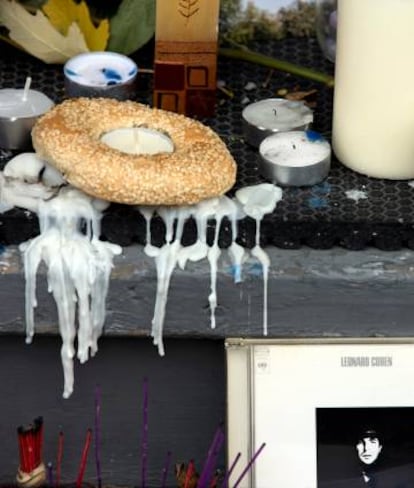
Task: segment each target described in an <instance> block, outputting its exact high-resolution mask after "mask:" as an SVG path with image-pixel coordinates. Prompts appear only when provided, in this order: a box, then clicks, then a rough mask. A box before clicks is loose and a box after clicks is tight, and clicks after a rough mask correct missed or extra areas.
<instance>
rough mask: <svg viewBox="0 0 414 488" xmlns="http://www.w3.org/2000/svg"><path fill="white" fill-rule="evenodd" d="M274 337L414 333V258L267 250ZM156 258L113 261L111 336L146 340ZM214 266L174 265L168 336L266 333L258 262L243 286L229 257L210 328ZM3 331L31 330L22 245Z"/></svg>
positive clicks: (0, 322) (133, 252)
mask: <svg viewBox="0 0 414 488" xmlns="http://www.w3.org/2000/svg"><path fill="white" fill-rule="evenodd" d="M267 252H268V254H269V256H270V260H271V267H270V272H269V283H268V307H267V312H268V318H269V319H268V320H269V325H268V336H269V337H275V338H278V337H347V336H356V337H375V336H379V337H381V336H385V337H387V336H390V337H392V336H396V337H403V336H411V335H412V334H413V332H414V326H413V322H414V321H413V310H414V304H413V295H414V253H413V252H411V251H409V250H406V251H399V252H382V251H378V250H367V251H362V252H361V251H357V252H350V251H346V250H344V249H339V248H336V249H331V250H328V251H316V250H311V249H301V250H295V251H286V250H280V249H275V248H268V249H267ZM44 271H45V270H44V269H43V268H42V269H41V272H40V273H39V278H38V293H37V296H38V307H37V309H36V333H37V334H50V333H52V334H55V333H57V332H58V328H57V321H56V311H55V304H54V302H53V300H52V298H51V296H50V295H49V294H48V292H47V286H46V280H45V274H44ZM156 283H157V278H156V270H155V265H154V262H153V260H152V259H151V258H148V257H147V256H146V255H145V254H144V253H143V250H142V248H141V247H138V246H133V247H128V248H125V249H124V252H123V255H122V256H120V257H118V258H117V259H116V261H115V266H114V269H113V272H112V277H111V283H110V289H109V296H108V300H107V320H106V325H105V335H107V336H141V337H142V336H144V337H145V336H148V335H149V332H150V326H151V319H152V315H153V308H154V302H155V295H156ZM210 284H211V270H210V267H209V264H208V262H207V261H206V260H203V261H200V262H198V263H189V264H188V265H187V267H186V269H184V270H180V269H178V268H177V269H176V270H175V272H174V274H173V277H172V280H171V285H170V290H169V297H168V303H167V309H166V319H165V329H164V332H165V336H166V337H194V338H203V337H206V338H225V337H231V336H237V337H263V313H264V303H263V300H264V284H263V276H262V272H261V267H260V265H259V264H258V262H257V261H256V260H255V259H253V258H250V259H249V260H248V261H247V262H246V263H245V264H244V267H243V281H242V283H240V284H235V283H234V280H233V276H232V269H231V266H230V261H229V259H228V257H227V253H226V252H223V253H222V258H221V260H220V264H219V269H218V279H217V297H218V307H217V310H216V321H217V325H216V328H215V329H212V328H211V326H210V310H209V304H208V296H209V293H210ZM0 298H1V303H2V306H1V308H0V333H1V334H23V333H24V301H25V300H24V275H23V270H22V264H21V259H20V254H19V251H18V249H17V248H14V247H8V248H6V249H5V251H4V252H3V253H2V255H1V256H0Z"/></svg>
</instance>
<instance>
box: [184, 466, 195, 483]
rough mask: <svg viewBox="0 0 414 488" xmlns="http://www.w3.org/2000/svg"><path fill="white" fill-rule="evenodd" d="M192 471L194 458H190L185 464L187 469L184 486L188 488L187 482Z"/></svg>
mask: <svg viewBox="0 0 414 488" xmlns="http://www.w3.org/2000/svg"><path fill="white" fill-rule="evenodd" d="M193 473H194V460H193V459H191V460H190V462H189V463H188V466H187V471H186V473H185V480H184V488H188V483H189V482H190V479H191V476H192V475H193Z"/></svg>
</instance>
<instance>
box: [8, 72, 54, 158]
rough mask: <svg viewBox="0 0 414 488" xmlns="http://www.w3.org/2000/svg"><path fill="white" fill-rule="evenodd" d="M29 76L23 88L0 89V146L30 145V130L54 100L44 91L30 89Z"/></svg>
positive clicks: (25, 146)
mask: <svg viewBox="0 0 414 488" xmlns="http://www.w3.org/2000/svg"><path fill="white" fill-rule="evenodd" d="M30 84H31V78H30V77H28V78H27V79H26V84H25V87H24V88H4V89H2V90H0V147H1V148H3V149H27V148H30V147H31V141H32V139H31V131H32V127H33V125H34V124H35V123H36V121H37V119H38V118H39V117H40V116H41V115H43V114H44V113H46V112H47V111H48V110H49V109H50V108H51V107H52V106H53V105H54V102H53V101H52V100H51V99H50V98H49V97H47V96H46V95H45V94H44V93H41V92H39V91H37V90H31V89H30Z"/></svg>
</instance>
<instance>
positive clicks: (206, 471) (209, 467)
mask: <svg viewBox="0 0 414 488" xmlns="http://www.w3.org/2000/svg"><path fill="white" fill-rule="evenodd" d="M223 441H224V433H223V431H222V429H221V427H219V428H218V429H217V430H216V433H215V434H214V438H213V442H212V443H211V445H210V448H209V450H208V454H207V458H206V460H205V462H204V466H203V469H202V471H201V475H200V479H199V481H198V484H197V487H198V488H204V487H205V486H207V484H208V481H209V479H210V477H211V473H212V471H213V469H214V464H215V460H216V458H217V454H218V451H219V449H220V447H221V445H222V444H223Z"/></svg>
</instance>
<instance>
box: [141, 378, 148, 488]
mask: <svg viewBox="0 0 414 488" xmlns="http://www.w3.org/2000/svg"><path fill="white" fill-rule="evenodd" d="M143 397H144V399H143V406H142V442H141V463H142V465H141V466H142V467H141V488H145V486H146V478H147V452H148V379H147V378H144V385H143Z"/></svg>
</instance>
